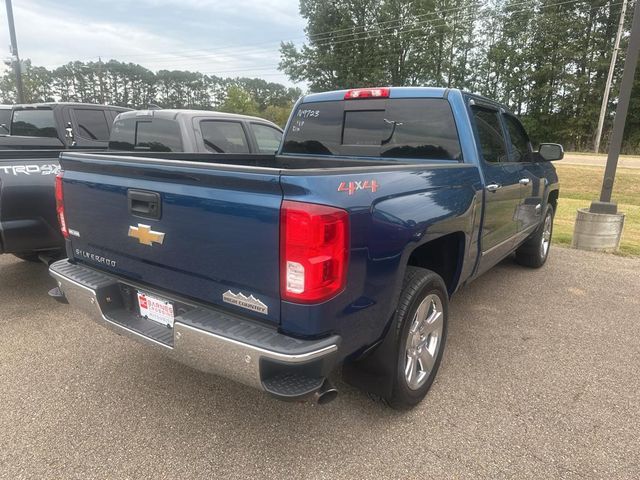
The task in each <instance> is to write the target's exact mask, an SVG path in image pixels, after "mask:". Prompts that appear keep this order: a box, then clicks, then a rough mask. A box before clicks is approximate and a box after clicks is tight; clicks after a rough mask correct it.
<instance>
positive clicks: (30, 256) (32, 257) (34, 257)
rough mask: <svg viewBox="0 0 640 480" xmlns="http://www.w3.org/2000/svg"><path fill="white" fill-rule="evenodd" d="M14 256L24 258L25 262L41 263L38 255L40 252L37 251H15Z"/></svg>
mask: <svg viewBox="0 0 640 480" xmlns="http://www.w3.org/2000/svg"><path fill="white" fill-rule="evenodd" d="M13 256H14V257H18V258H19V259H20V260H24V261H25V262H32V263H40V262H41V260H40V258H39V257H38V254H37V253H35V252H31V253H14V254H13Z"/></svg>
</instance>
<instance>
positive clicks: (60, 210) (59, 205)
mask: <svg viewBox="0 0 640 480" xmlns="http://www.w3.org/2000/svg"><path fill="white" fill-rule="evenodd" d="M63 175H64V172H60V173H58V174H57V175H56V213H57V214H58V223H59V224H60V231H61V232H62V236H63V237H64V238H69V230H68V229H67V221H66V220H65V217H64V194H63V193H62V177H63Z"/></svg>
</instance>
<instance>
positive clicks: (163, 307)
mask: <svg viewBox="0 0 640 480" xmlns="http://www.w3.org/2000/svg"><path fill="white" fill-rule="evenodd" d="M138 306H139V307H140V315H141V316H143V317H146V318H148V319H149V320H153V321H154V322H158V323H161V324H162V325H166V326H168V327H173V319H174V317H175V315H174V313H173V304H172V303H171V302H168V301H167V300H163V299H161V298H158V297H154V296H151V295H149V294H148V293H144V292H138Z"/></svg>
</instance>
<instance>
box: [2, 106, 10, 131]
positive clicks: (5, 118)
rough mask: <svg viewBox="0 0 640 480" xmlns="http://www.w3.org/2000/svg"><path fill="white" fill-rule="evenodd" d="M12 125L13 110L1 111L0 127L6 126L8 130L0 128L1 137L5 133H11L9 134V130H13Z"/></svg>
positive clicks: (4, 109) (5, 109)
mask: <svg viewBox="0 0 640 480" xmlns="http://www.w3.org/2000/svg"><path fill="white" fill-rule="evenodd" d="M10 123H11V109H10V108H3V109H0V125H4V126H5V127H6V129H5V128H0V135H2V134H3V133H9V132H7V130H8V129H9V128H11V125H10Z"/></svg>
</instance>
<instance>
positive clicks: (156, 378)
mask: <svg viewBox="0 0 640 480" xmlns="http://www.w3.org/2000/svg"><path fill="white" fill-rule="evenodd" d="M0 265H1V266H2V268H1V269H0V271H1V273H2V276H3V281H2V282H1V283H0V296H1V297H2V298H5V299H9V300H11V301H12V302H15V304H16V305H25V308H28V309H29V310H32V311H33V313H32V314H31V316H30V317H32V318H42V320H40V324H39V325H38V327H37V328H39V329H42V330H44V331H45V333H46V330H47V329H56V330H55V331H59V330H60V329H62V330H64V335H58V337H57V338H56V339H55V341H58V342H60V345H62V350H64V352H66V353H62V352H61V351H60V350H58V351H56V350H55V348H54V347H50V348H51V351H50V352H47V354H46V355H49V356H50V357H51V358H52V360H53V361H52V362H51V364H52V368H51V370H52V371H51V372H50V374H51V375H55V377H56V382H58V383H59V384H61V385H65V389H64V390H60V389H58V390H55V391H54V392H53V393H51V390H52V389H54V388H55V387H54V386H49V385H42V387H41V390H42V391H41V392H40V394H41V395H46V394H47V389H49V391H50V392H49V393H50V395H48V400H47V402H49V403H48V404H47V405H48V406H47V408H48V409H51V408H53V409H55V417H56V419H57V422H59V423H60V424H61V425H65V426H66V427H65V428H66V429H68V430H69V432H70V433H67V434H66V435H73V437H70V438H75V437H76V436H80V437H82V438H87V439H88V438H93V439H95V440H94V441H96V442H98V443H99V444H100V448H106V449H110V450H111V451H115V450H116V449H122V448H126V447H127V445H128V446H129V447H130V448H134V447H135V448H138V447H137V446H139V445H149V444H154V449H156V450H158V451H163V449H164V450H173V451H174V452H175V453H176V454H182V455H185V458H193V457H197V456H198V455H202V456H203V458H213V457H214V456H216V455H217V456H219V455H224V456H225V461H231V462H246V461H247V459H250V460H249V461H250V462H254V464H255V463H257V464H264V465H265V468H266V466H267V465H269V464H271V463H272V462H288V463H287V464H291V463H292V462H293V464H295V462H299V461H301V459H303V458H305V456H308V455H309V450H308V446H309V445H320V447H318V448H319V449H320V450H319V451H326V450H327V449H328V450H332V451H333V452H334V454H336V455H338V456H339V455H342V454H344V456H345V457H344V458H359V457H358V455H366V453H367V448H368V447H367V445H369V444H370V442H371V441H375V440H374V439H376V438H393V437H390V432H391V435H392V436H393V435H395V436H397V437H398V438H402V436H403V435H404V430H406V426H407V425H408V424H411V422H413V421H415V420H416V419H420V422H421V423H424V424H425V425H429V426H430V427H429V428H436V429H437V428H438V427H445V428H456V426H455V425H454V424H453V423H452V422H453V421H454V420H451V415H450V412H449V414H447V412H448V410H447V408H449V407H447V403H448V401H449V400H448V398H450V397H451V395H453V394H454V393H453V392H460V391H462V392H464V382H465V375H467V374H466V373H465V372H464V368H465V367H464V365H465V362H468V358H469V357H473V356H474V348H476V344H477V340H476V338H477V335H476V333H477V331H478V329H480V328H485V327H486V324H485V323H486V322H487V321H490V320H487V319H491V317H492V316H494V315H493V314H494V313H495V311H496V309H497V308H498V307H497V306H496V303H498V300H499V299H500V298H505V297H506V296H507V295H508V294H509V292H511V291H513V289H514V288H523V287H524V288H526V286H527V285H529V284H531V281H532V280H531V277H532V276H537V275H538V273H536V271H533V270H530V271H527V270H526V269H524V270H523V269H522V268H521V267H519V266H517V265H515V264H514V262H513V260H511V259H507V260H505V261H503V262H502V263H501V264H500V265H498V266H497V267H496V268H494V269H492V270H491V271H489V272H487V273H486V274H485V275H484V276H483V277H481V278H480V279H478V280H477V281H475V282H474V283H472V284H471V285H469V286H468V287H467V288H465V289H464V290H463V291H461V292H459V293H458V294H457V295H456V296H455V297H454V298H453V300H452V304H451V314H450V324H449V335H448V345H447V350H446V351H445V357H444V361H443V364H442V367H441V370H440V372H439V375H438V377H437V378H436V381H435V383H434V385H433V387H432V390H431V391H430V393H429V394H428V395H427V398H426V399H425V400H424V401H423V402H422V403H421V404H420V405H419V406H418V407H416V408H415V409H413V410H411V411H409V412H396V411H393V410H391V409H389V408H387V407H386V406H384V405H383V404H382V403H380V402H376V401H372V400H370V399H369V398H368V397H367V395H365V394H363V393H361V392H360V391H358V390H356V389H354V388H352V387H350V386H349V385H347V384H345V383H344V382H342V381H341V380H340V378H339V375H338V376H337V377H336V378H335V383H336V385H337V387H338V389H339V391H340V394H339V395H338V397H337V400H336V401H334V402H332V403H330V404H328V405H324V406H316V405H312V404H309V403H284V402H281V401H278V400H275V399H273V398H271V397H269V396H267V395H266V394H263V393H261V392H258V391H256V390H253V389H251V388H248V387H245V386H242V385H239V384H236V383H233V382H230V381H228V380H225V379H223V378H219V377H215V376H212V375H207V374H204V373H201V372H198V371H195V370H192V369H190V368H188V367H186V366H183V365H181V364H179V363H176V362H174V361H173V360H171V359H169V358H168V357H166V356H164V355H162V354H161V353H159V352H156V351H155V350H153V349H151V348H148V347H145V346H142V345H139V344H137V343H135V342H133V341H132V340H129V339H126V338H124V337H118V336H117V335H116V334H114V333H113V332H110V331H107V330H106V329H104V328H102V327H100V326H98V325H96V324H94V323H92V322H90V321H89V320H88V319H84V318H81V317H82V315H81V314H79V313H77V312H71V311H70V310H69V309H68V307H66V306H63V305H58V304H56V303H55V302H54V301H53V300H51V299H49V298H48V297H47V290H48V289H49V288H51V287H52V286H53V280H52V279H50V277H49V276H48V273H47V269H46V267H45V266H44V265H39V264H29V263H26V262H20V261H18V260H15V261H13V260H8V261H7V260H4V261H2V263H1V264H0ZM527 272H530V274H528V275H527V274H523V273H527ZM25 285H28V289H27V290H25ZM21 296H24V297H25V299H26V301H21V300H20V297H21ZM5 301H6V300H5ZM503 303H504V302H503ZM27 304H28V305H27ZM14 308H16V307H14ZM20 308H22V307H20ZM44 311H53V312H54V314H55V315H54V316H55V318H52V319H45V318H44V314H43V313H42V312H44ZM24 328H25V329H28V328H36V327H28V326H24ZM52 331H53V330H52ZM48 348H49V347H48ZM58 348H59V349H60V346H58ZM61 356H62V357H63V358H60V357H61ZM56 357H57V358H56ZM45 358H47V357H46V356H45ZM25 361H26V360H25ZM30 361H36V360H35V359H34V360H30ZM38 361H40V359H38ZM25 368H27V369H28V368H29V364H28V363H27V364H26V367H25ZM461 383H462V384H463V386H462V388H461V387H460V385H461ZM458 394H459V393H455V395H458ZM26 401H27V402H29V401H30V400H28V399H27V400H26ZM34 401H35V400H34ZM96 405H99V408H96ZM105 422H107V423H108V428H107V427H105ZM105 428H106V431H107V432H110V433H104V430H105ZM71 432H73V433H71ZM115 432H127V435H128V436H127V438H126V441H125V442H124V443H121V444H117V445H116V444H113V443H112V442H111V440H112V437H113V436H114V435H116V433H115ZM358 438H361V439H367V441H366V442H359V441H358V440H357V439H358ZM341 439H343V440H344V441H348V443H349V444H350V445H351V447H350V450H349V452H341V451H340V446H339V445H340V442H341ZM214 444H215V445H217V447H216V449H213V450H212V449H210V448H209V447H210V446H211V445H214ZM353 445H358V446H356V447H354V446H353ZM311 451H313V449H312V450H311ZM140 455H145V453H144V452H141V453H140ZM146 455H149V452H148V451H147V453H146ZM227 457H228V458H227Z"/></svg>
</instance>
